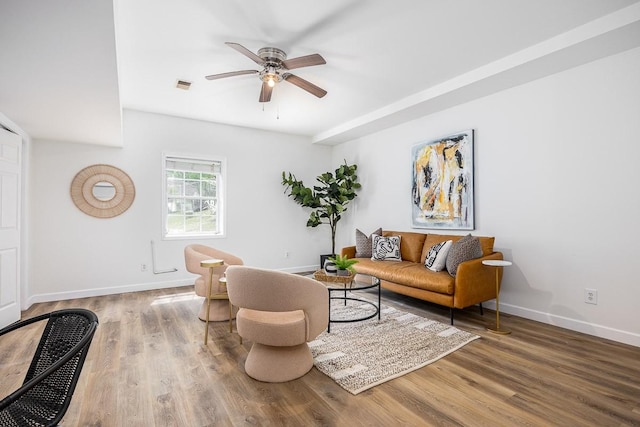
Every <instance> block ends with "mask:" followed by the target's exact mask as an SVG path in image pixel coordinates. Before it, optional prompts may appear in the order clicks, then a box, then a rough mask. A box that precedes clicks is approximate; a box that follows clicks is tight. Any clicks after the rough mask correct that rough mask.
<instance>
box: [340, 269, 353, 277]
mask: <svg viewBox="0 0 640 427" xmlns="http://www.w3.org/2000/svg"><path fill="white" fill-rule="evenodd" d="M336 273H337V274H338V276H348V275H349V274H351V272H350V271H349V270H341V269H338V270H337V271H336Z"/></svg>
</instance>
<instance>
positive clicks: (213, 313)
mask: <svg viewBox="0 0 640 427" xmlns="http://www.w3.org/2000/svg"><path fill="white" fill-rule="evenodd" d="M213 258H216V259H221V260H223V261H224V264H223V265H221V266H220V267H213V288H212V290H211V293H212V294H216V293H220V292H224V289H218V285H219V284H218V279H220V277H222V275H223V274H224V272H225V270H226V269H227V267H228V266H230V265H242V260H241V259H240V258H238V257H237V256H234V255H231V254H228V253H226V252H222V251H219V250H217V249H214V248H211V247H209V246H205V245H188V246H187V247H185V248H184V262H185V265H186V267H187V271H188V272H190V273H194V274H199V275H200V277H199V278H197V279H196V282H195V283H194V285H195V288H196V295H198V296H201V297H206V296H207V290H208V287H209V269H208V268H205V267H200V262H201V261H204V260H207V259H213ZM206 316H207V299H206V298H205V299H204V302H203V303H202V307H200V312H199V313H198V317H199V318H200V320H206ZM209 320H211V321H221V320H229V303H228V302H227V301H224V300H211V306H210V307H209Z"/></svg>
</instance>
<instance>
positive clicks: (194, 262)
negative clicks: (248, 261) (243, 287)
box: [184, 244, 243, 278]
mask: <svg viewBox="0 0 640 427" xmlns="http://www.w3.org/2000/svg"><path fill="white" fill-rule="evenodd" d="M212 258H215V259H221V260H223V261H224V264H225V265H221V266H219V267H214V273H215V274H217V275H218V276H220V275H222V274H223V273H224V271H225V270H226V269H227V266H229V265H242V264H243V263H242V259H240V258H238V257H237V256H235V255H232V254H229V253H227V252H223V251H221V250H218V249H215V248H212V247H210V246H205V245H198V244H193V245H187V246H185V248H184V263H185V266H186V268H187V271H188V272H189V273H194V274H199V275H201V276H202V277H205V278H206V277H208V275H209V269H208V268H205V267H201V266H200V261H204V260H207V259H212Z"/></svg>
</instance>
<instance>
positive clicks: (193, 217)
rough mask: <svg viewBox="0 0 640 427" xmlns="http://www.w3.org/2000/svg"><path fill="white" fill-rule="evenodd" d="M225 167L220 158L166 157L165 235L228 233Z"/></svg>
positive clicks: (183, 235)
mask: <svg viewBox="0 0 640 427" xmlns="http://www.w3.org/2000/svg"><path fill="white" fill-rule="evenodd" d="M223 169H224V162H223V161H222V160H219V159H206V158H188V157H178V156H170V155H165V156H164V206H165V208H164V215H163V222H164V237H166V238H172V237H194V236H221V235H223V234H224V228H223V224H224V222H223V212H224V211H223V209H222V207H223V202H224V199H223V198H224V193H223V188H224V186H223Z"/></svg>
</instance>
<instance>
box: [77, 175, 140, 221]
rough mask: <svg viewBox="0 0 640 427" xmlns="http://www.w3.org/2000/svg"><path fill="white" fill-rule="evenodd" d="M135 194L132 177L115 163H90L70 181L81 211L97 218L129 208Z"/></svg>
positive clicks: (118, 213) (110, 216)
mask: <svg viewBox="0 0 640 427" xmlns="http://www.w3.org/2000/svg"><path fill="white" fill-rule="evenodd" d="M135 197H136V189H135V187H134V185H133V181H132V180H131V178H130V177H129V175H127V174H126V173H125V172H124V171H123V170H121V169H118V168H117V167H115V166H109V165H92V166H87V167H86V168H84V169H82V170H81V171H80V172H78V173H77V174H76V176H75V177H74V178H73V181H71V199H72V200H73V203H75V205H76V206H77V207H78V209H80V210H81V211H82V212H84V213H86V214H87V215H91V216H93V217H96V218H113V217H114V216H118V215H120V214H121V213H123V212H124V211H126V210H127V209H129V206H131V204H132V203H133V199H134V198H135Z"/></svg>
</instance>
